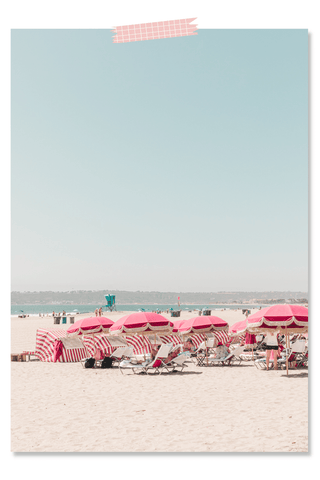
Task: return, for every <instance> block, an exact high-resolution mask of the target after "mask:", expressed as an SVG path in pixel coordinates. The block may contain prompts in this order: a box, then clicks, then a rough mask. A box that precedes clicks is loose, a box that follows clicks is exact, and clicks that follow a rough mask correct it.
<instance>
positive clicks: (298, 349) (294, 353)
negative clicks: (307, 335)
mask: <svg viewBox="0 0 320 480" xmlns="http://www.w3.org/2000/svg"><path fill="white" fill-rule="evenodd" d="M283 352H284V355H283V356H282V358H281V359H279V360H278V363H279V365H280V367H281V368H286V354H285V350H284V351H283ZM288 362H289V363H291V362H296V367H295V368H298V367H301V366H307V365H308V357H307V351H306V341H305V340H296V341H295V342H294V343H292V344H291V348H290V349H289V358H288Z"/></svg>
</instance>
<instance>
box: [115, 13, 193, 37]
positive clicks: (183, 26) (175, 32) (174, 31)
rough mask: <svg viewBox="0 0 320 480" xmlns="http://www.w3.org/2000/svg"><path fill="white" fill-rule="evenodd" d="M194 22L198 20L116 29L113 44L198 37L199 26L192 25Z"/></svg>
mask: <svg viewBox="0 0 320 480" xmlns="http://www.w3.org/2000/svg"><path fill="white" fill-rule="evenodd" d="M193 20H196V18H185V19H183V20H168V21H166V22H152V23H139V24H137V25H124V26H122V27H115V29H114V30H112V31H113V32H114V33H115V34H116V35H114V37H113V43H126V42H140V41H142V40H156V39H158V38H173V37H186V36H189V35H198V34H197V32H195V30H197V25H190V23H191V22H193Z"/></svg>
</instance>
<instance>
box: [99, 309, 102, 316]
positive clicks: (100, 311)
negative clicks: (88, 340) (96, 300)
mask: <svg viewBox="0 0 320 480" xmlns="http://www.w3.org/2000/svg"><path fill="white" fill-rule="evenodd" d="M101 316H102V308H101V307H100V308H99V317H101Z"/></svg>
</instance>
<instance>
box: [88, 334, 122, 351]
mask: <svg viewBox="0 0 320 480" xmlns="http://www.w3.org/2000/svg"><path fill="white" fill-rule="evenodd" d="M82 342H83V344H84V346H85V348H86V350H87V352H88V353H89V356H90V357H93V355H94V352H95V350H96V348H99V350H100V351H101V352H102V354H103V356H105V355H111V354H112V353H113V352H114V350H115V347H113V346H112V345H111V343H110V342H109V340H108V337H106V336H105V334H104V333H102V334H97V335H94V336H93V335H83V336H82Z"/></svg>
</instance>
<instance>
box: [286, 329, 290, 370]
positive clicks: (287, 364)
mask: <svg viewBox="0 0 320 480" xmlns="http://www.w3.org/2000/svg"><path fill="white" fill-rule="evenodd" d="M286 350H287V351H286V369H287V375H289V373H288V369H289V355H288V350H289V342H288V330H287V325H286Z"/></svg>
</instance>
